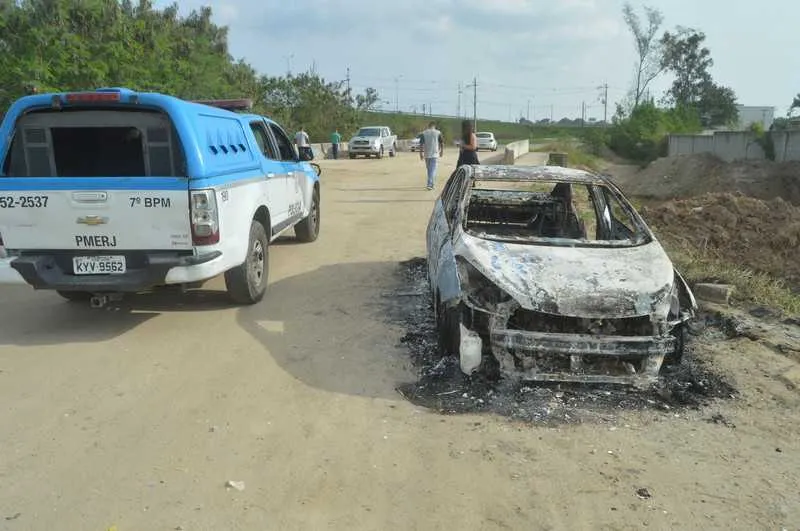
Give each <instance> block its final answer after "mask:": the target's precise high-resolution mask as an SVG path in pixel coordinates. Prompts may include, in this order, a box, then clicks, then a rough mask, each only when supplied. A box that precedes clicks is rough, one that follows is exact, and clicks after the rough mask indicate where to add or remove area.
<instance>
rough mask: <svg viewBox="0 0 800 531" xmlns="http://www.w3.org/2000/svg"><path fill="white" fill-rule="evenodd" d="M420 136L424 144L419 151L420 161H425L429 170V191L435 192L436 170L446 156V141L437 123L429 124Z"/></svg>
mask: <svg viewBox="0 0 800 531" xmlns="http://www.w3.org/2000/svg"><path fill="white" fill-rule="evenodd" d="M419 136H420V143H421V144H422V146H421V147H422V149H420V151H419V160H424V161H425V167H426V169H427V170H428V190H433V185H434V184H435V181H436V168H437V166H438V164H439V159H440V158H441V157H442V156H443V155H444V139H443V138H442V133H441V131H439V130H438V129H436V123H435V122H431V123H429V124H428V128H427V129H425V130H424V131H423V132H422V133H421V134H420V135H419Z"/></svg>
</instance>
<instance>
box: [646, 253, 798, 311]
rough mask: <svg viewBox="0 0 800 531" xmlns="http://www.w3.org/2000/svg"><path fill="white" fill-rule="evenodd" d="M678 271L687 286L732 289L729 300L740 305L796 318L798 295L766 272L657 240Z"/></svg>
mask: <svg viewBox="0 0 800 531" xmlns="http://www.w3.org/2000/svg"><path fill="white" fill-rule="evenodd" d="M661 243H662V244H663V245H664V248H665V249H666V251H667V252H668V253H669V255H670V258H671V259H672V261H673V262H674V264H675V267H677V269H678V271H680V272H681V274H682V275H683V276H684V278H686V280H687V282H689V283H690V284H696V283H700V282H717V283H722V284H730V285H732V286H734V287H735V288H736V289H735V290H734V292H733V294H732V295H731V298H732V300H733V302H736V303H739V304H741V305H744V306H766V307H768V308H774V309H778V310H780V311H781V312H783V313H784V314H786V315H800V294H797V293H793V292H792V290H791V289H790V288H789V287H788V286H787V285H786V283H785V282H783V281H782V280H780V279H776V278H774V277H772V276H770V275H768V274H766V273H759V272H756V271H752V270H750V269H747V268H744V267H741V266H738V265H736V264H731V263H728V262H725V261H723V260H720V259H719V258H717V257H715V256H714V255H713V254H712V253H709V252H708V251H703V250H701V249H697V248H696V247H694V246H693V245H691V244H689V243H688V242H681V241H669V240H667V241H665V240H661Z"/></svg>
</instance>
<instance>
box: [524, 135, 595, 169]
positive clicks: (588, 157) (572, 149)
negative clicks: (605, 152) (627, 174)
mask: <svg viewBox="0 0 800 531" xmlns="http://www.w3.org/2000/svg"><path fill="white" fill-rule="evenodd" d="M534 151H538V152H540V153H552V152H558V153H566V154H567V166H569V167H570V168H579V169H589V170H592V171H599V170H600V167H601V166H602V164H601V162H602V161H601V159H600V158H599V157H596V156H594V155H592V154H591V153H589V152H587V151H586V150H585V149H584V148H583V147H582V146H581V144H580V143H579V142H577V141H575V140H570V139H564V140H558V141H556V142H550V143H549V144H546V145H544V146H539V147H537V148H535V149H534Z"/></svg>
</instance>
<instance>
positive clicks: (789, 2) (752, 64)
mask: <svg viewBox="0 0 800 531" xmlns="http://www.w3.org/2000/svg"><path fill="white" fill-rule="evenodd" d="M166 3H167V2H156V5H157V6H158V5H161V6H163V5H165V4H166ZM631 3H632V5H633V6H634V7H635V8H636V9H637V11H638V12H639V13H641V12H642V11H641V6H642V5H643V3H641V2H637V1H632V2H631ZM645 3H646V4H647V5H649V6H652V7H654V8H656V9H658V10H660V11H661V12H662V13H663V15H664V25H663V29H662V32H663V30H672V29H674V28H675V27H676V26H684V27H690V28H695V29H698V30H700V31H703V32H704V33H705V34H706V36H707V38H706V46H707V47H708V48H709V50H710V51H711V56H712V58H713V59H714V66H713V68H712V70H711V72H712V75H713V77H714V79H715V80H716V81H717V82H718V83H720V84H722V85H726V86H729V87H731V88H733V89H734V91H735V92H736V94H737V96H738V102H739V103H740V104H743V105H754V106H774V107H775V108H776V109H775V110H776V115H778V116H783V115H785V114H786V112H787V110H788V106H789V105H790V104H791V102H792V99H793V97H794V95H796V94H798V93H800V54H797V53H796V50H797V45H798V44H800V33H798V31H797V29H796V28H797V21H798V20H800V2H798V1H793V0H760V1H756V0H746V1H745V0H649V1H647V2H645ZM202 5H209V6H211V8H212V11H213V12H214V21H215V22H216V23H217V24H220V25H226V26H228V27H229V47H230V52H231V54H232V55H233V56H234V57H236V58H243V59H245V60H246V61H247V62H249V63H250V64H251V65H253V67H255V68H256V70H258V71H259V72H260V73H263V74H267V75H284V74H286V72H287V71H291V72H292V73H295V74H296V73H299V72H305V71H309V70H312V69H314V70H315V71H316V72H317V73H318V74H319V75H321V76H323V77H324V78H326V79H327V80H330V81H333V80H345V79H346V78H347V75H348V74H347V73H348V68H349V72H350V74H349V75H350V85H351V87H352V89H353V90H354V91H356V92H362V91H363V90H364V89H365V88H366V87H373V88H375V89H377V90H378V93H379V96H380V98H381V106H382V108H383V109H385V110H395V109H396V108H397V109H400V110H402V111H404V112H414V111H416V112H421V111H422V106H423V105H425V108H426V110H432V111H433V113H434V114H447V115H456V113H457V112H458V110H459V108H460V109H461V112H462V114H463V113H464V109H469V112H470V115H471V113H472V110H473V95H474V93H475V90H474V89H473V88H471V87H470V88H463V87H465V86H466V85H468V84H471V83H472V81H473V79H475V78H477V99H476V100H477V112H478V117H479V118H485V119H500V120H508V119H514V120H516V119H517V118H519V117H520V116H525V117H529V118H531V119H535V120H540V119H542V118H550V117H551V113H552V117H553V118H554V119H556V120H559V119H561V118H563V117H570V118H576V117H580V115H581V108H582V106H583V105H584V104H585V105H586V109H587V111H586V113H587V118H595V119H603V117H604V106H603V105H602V103H601V98H602V91H601V89H600V88H599V87H601V86H603V85H605V84H607V85H608V100H609V105H608V116H609V118H610V117H611V115H613V112H614V103H615V102H617V101H620V100H621V99H623V98H624V97H625V96H626V94H627V92H628V90H629V89H630V86H631V81H632V79H633V74H634V64H635V59H636V54H635V50H634V43H633V38H632V37H631V34H630V32H629V30H628V29H627V27H626V26H625V24H624V21H623V19H622V6H623V0H550V1H548V2H545V1H543V0H400V1H397V2H389V1H388V0H224V1H210V0H206V1H203V0H181V1H180V9H181V11H182V12H183V13H187V12H188V11H190V10H191V9H194V8H198V7H200V6H202ZM669 83H670V79H669V78H668V77H666V76H665V77H662V78H660V79H659V80H657V82H656V83H655V84H654V85H652V93H653V94H654V95H656V96H659V97H660V96H661V95H662V94H663V93H664V91H665V90H666V88H667V87H668V86H669ZM459 84H460V85H461V86H462V92H463V94H462V96H461V105H460V107H459Z"/></svg>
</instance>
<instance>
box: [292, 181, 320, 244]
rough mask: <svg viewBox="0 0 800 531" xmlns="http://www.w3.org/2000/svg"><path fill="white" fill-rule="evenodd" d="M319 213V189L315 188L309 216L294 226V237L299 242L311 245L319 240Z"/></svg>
mask: <svg viewBox="0 0 800 531" xmlns="http://www.w3.org/2000/svg"><path fill="white" fill-rule="evenodd" d="M319 213H320V207H319V189H317V188H314V193H312V194H311V208H310V210H309V212H308V216H306V217H305V219H303V220H302V221H300V222H299V223H298V224H297V225H295V226H294V235H295V237H296V238H297V241H300V242H303V243H310V242H313V241H314V240H316V239H317V236H319V221H320V217H319Z"/></svg>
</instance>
